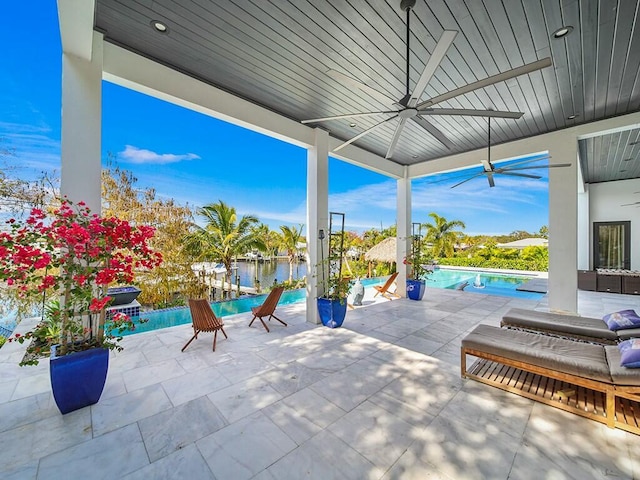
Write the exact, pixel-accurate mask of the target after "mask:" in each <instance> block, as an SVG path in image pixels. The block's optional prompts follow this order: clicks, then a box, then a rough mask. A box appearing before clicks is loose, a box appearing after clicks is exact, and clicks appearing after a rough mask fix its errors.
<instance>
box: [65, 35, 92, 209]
mask: <svg viewBox="0 0 640 480" xmlns="http://www.w3.org/2000/svg"><path fill="white" fill-rule="evenodd" d="M101 130H102V35H101V34H98V33H94V35H93V48H92V57H91V61H87V60H85V59H82V58H79V57H76V56H74V55H72V54H70V53H66V52H63V54H62V145H61V157H62V158H61V160H62V165H61V174H60V177H61V178H60V191H61V193H62V195H66V196H67V197H69V199H71V200H72V201H74V202H79V201H83V202H85V203H86V204H87V205H88V206H89V208H90V209H91V211H92V212H94V213H100V199H101V191H100V189H101V182H100V171H101V168H102V167H101V140H102V131H101Z"/></svg>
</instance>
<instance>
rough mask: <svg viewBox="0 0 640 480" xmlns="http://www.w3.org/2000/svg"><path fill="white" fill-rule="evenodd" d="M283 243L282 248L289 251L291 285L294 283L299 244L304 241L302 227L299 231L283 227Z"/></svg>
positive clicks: (281, 227) (281, 228)
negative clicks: (294, 265) (294, 269)
mask: <svg viewBox="0 0 640 480" xmlns="http://www.w3.org/2000/svg"><path fill="white" fill-rule="evenodd" d="M280 230H281V231H282V243H281V246H282V248H284V249H285V250H286V251H287V257H289V283H292V282H293V263H294V262H295V261H296V260H297V259H298V244H299V243H300V240H302V238H303V237H302V225H300V227H299V228H298V229H296V228H295V227H288V226H286V225H281V226H280Z"/></svg>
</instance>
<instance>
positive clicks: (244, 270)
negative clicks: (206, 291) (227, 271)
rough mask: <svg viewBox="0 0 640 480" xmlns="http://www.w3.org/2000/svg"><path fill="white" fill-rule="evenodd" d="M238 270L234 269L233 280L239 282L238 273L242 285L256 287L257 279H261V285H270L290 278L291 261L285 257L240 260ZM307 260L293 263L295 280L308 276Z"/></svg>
mask: <svg viewBox="0 0 640 480" xmlns="http://www.w3.org/2000/svg"><path fill="white" fill-rule="evenodd" d="M237 265H238V268H237V270H233V273H232V277H231V278H232V281H233V283H234V284H235V283H237V280H236V275H239V276H240V285H242V286H245V287H255V286H256V279H258V280H259V281H260V285H261V286H262V287H263V288H264V287H268V286H270V285H273V283H274V281H275V282H276V283H281V282H284V281H285V280H289V261H288V260H284V259H278V260H272V261H270V262H269V261H266V262H245V261H238V263H237ZM306 275H307V264H306V262H298V263H294V264H293V281H294V282H295V281H296V280H299V279H301V278H304V277H306Z"/></svg>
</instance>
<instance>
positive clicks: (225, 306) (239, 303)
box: [123, 278, 386, 335]
mask: <svg viewBox="0 0 640 480" xmlns="http://www.w3.org/2000/svg"><path fill="white" fill-rule="evenodd" d="M382 280H386V278H385V279H380V278H366V279H362V280H361V282H362V284H363V285H364V286H365V287H369V286H372V285H380V284H381V283H382ZM306 296H307V291H306V289H304V288H299V289H297V290H285V291H284V292H283V293H282V296H281V297H280V301H279V302H278V305H288V304H291V303H298V302H304V301H305V299H306ZM266 298H267V294H266V293H265V294H264V295H249V296H246V297H241V298H238V299H235V300H227V301H224V302H213V303H212V304H211V308H212V310H213V312H214V313H215V314H216V315H217V316H218V317H226V316H227V315H235V314H237V313H246V312H250V311H251V307H257V306H259V305H262V304H263V303H264V301H265V299H266ZM140 316H141V318H143V319H145V320H147V321H146V322H145V323H140V322H139V321H136V319H135V318H134V319H133V320H134V322H135V324H136V329H135V330H134V331H133V332H124V333H123V335H132V334H134V333H142V332H149V331H151V330H157V329H159V328H168V327H174V326H176V325H184V324H187V323H191V313H190V312H189V308H188V307H176V308H168V309H165V310H154V311H151V312H144V313H142V314H141V315H140Z"/></svg>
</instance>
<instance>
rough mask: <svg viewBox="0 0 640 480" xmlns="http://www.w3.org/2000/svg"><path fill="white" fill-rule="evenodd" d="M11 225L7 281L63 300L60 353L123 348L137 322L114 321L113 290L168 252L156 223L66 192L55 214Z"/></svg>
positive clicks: (34, 214)
mask: <svg viewBox="0 0 640 480" xmlns="http://www.w3.org/2000/svg"><path fill="white" fill-rule="evenodd" d="M8 224H9V227H10V228H9V229H8V230H9V231H8V232H0V280H3V281H5V282H6V284H7V286H8V287H9V288H14V289H16V290H17V293H18V295H19V296H20V297H22V298H24V299H27V300H33V301H34V302H35V301H40V302H41V301H42V298H43V296H45V295H48V296H52V297H54V298H57V299H59V311H58V313H57V319H56V320H57V321H58V322H59V330H60V339H59V342H58V343H59V344H60V347H59V348H58V354H59V355H66V354H68V353H70V352H72V351H78V350H86V349H88V348H94V347H105V348H109V349H117V350H121V349H122V347H120V345H119V344H118V342H119V341H120V340H121V339H122V333H123V332H125V331H126V330H132V329H133V328H134V323H133V321H132V320H131V318H130V317H128V316H127V315H124V314H116V315H113V316H112V317H111V318H108V319H107V315H106V310H105V309H106V307H108V305H109V303H110V301H111V298H110V297H109V296H108V295H107V288H108V287H109V285H112V284H128V283H131V282H132V281H133V279H134V272H137V271H141V270H147V269H152V268H154V267H156V266H158V265H160V263H161V262H162V257H161V255H160V254H159V253H158V252H155V251H153V250H152V248H151V246H150V240H151V239H152V238H153V235H154V229H153V228H152V227H149V226H145V225H136V226H134V225H131V224H130V223H129V222H127V221H125V220H121V219H118V218H115V217H111V218H104V217H101V216H99V215H97V214H92V213H91V211H90V210H89V208H88V207H87V206H86V205H85V204H84V203H83V202H80V203H77V204H74V203H72V202H71V201H69V200H68V199H66V198H65V199H63V200H62V201H61V204H60V207H58V208H56V209H54V210H53V211H52V212H51V213H50V214H47V213H45V212H44V211H42V210H39V209H33V210H32V211H31V214H30V215H29V217H28V218H27V219H26V220H25V221H24V222H21V221H16V220H14V219H12V220H9V221H8ZM105 324H107V325H106V326H107V328H106V331H105ZM33 336H34V335H33V331H32V332H28V333H26V334H25V335H23V336H20V335H18V334H16V335H15V336H14V337H13V338H11V339H10V341H19V342H21V343H22V342H24V341H25V340H28V339H30V338H33ZM23 363H37V360H36V361H29V362H24V361H23Z"/></svg>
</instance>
